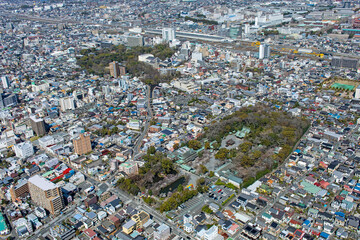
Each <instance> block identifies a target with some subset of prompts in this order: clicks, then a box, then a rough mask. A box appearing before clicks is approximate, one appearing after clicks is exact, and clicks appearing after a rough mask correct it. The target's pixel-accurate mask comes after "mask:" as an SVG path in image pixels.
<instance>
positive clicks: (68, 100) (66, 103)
mask: <svg viewBox="0 0 360 240" xmlns="http://www.w3.org/2000/svg"><path fill="white" fill-rule="evenodd" d="M60 109H61V111H63V112H65V111H66V110H73V109H75V101H74V98H73V97H64V98H61V99H60Z"/></svg>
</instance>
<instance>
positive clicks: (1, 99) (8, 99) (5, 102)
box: [0, 93, 18, 108]
mask: <svg viewBox="0 0 360 240" xmlns="http://www.w3.org/2000/svg"><path fill="white" fill-rule="evenodd" d="M17 102H18V101H17V97H16V95H15V94H13V93H12V94H5V93H0V108H3V107H11V106H15V105H16V104H17Z"/></svg>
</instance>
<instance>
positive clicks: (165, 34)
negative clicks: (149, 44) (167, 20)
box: [162, 28, 176, 42]
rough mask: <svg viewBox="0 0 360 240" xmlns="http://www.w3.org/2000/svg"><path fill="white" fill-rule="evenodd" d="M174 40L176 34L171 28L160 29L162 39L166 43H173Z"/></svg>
mask: <svg viewBox="0 0 360 240" xmlns="http://www.w3.org/2000/svg"><path fill="white" fill-rule="evenodd" d="M175 38H176V33H175V30H174V29H173V28H163V29H162V39H163V40H164V41H166V42H169V41H174V40H175Z"/></svg>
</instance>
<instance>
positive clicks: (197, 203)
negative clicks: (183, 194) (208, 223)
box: [176, 194, 205, 220]
mask: <svg viewBox="0 0 360 240" xmlns="http://www.w3.org/2000/svg"><path fill="white" fill-rule="evenodd" d="M204 196H205V195H201V194H199V195H198V196H196V197H193V198H191V199H190V200H189V201H187V202H185V203H183V204H181V205H182V206H180V207H179V208H178V216H177V217H176V218H177V219H178V220H180V219H182V216H184V215H185V214H187V213H188V214H191V215H193V216H194V215H196V214H199V213H200V212H201V208H202V207H203V206H204V205H205V202H204V199H203V197H204Z"/></svg>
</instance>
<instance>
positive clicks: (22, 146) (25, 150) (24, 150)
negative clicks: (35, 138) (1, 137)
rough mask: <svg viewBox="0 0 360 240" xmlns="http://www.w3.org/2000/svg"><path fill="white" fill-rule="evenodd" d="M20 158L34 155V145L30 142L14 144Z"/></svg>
mask: <svg viewBox="0 0 360 240" xmlns="http://www.w3.org/2000/svg"><path fill="white" fill-rule="evenodd" d="M14 151H15V154H16V156H17V157H18V158H27V157H30V156H32V155H34V147H33V145H32V144H31V143H30V142H22V143H19V144H16V145H15V146H14Z"/></svg>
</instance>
